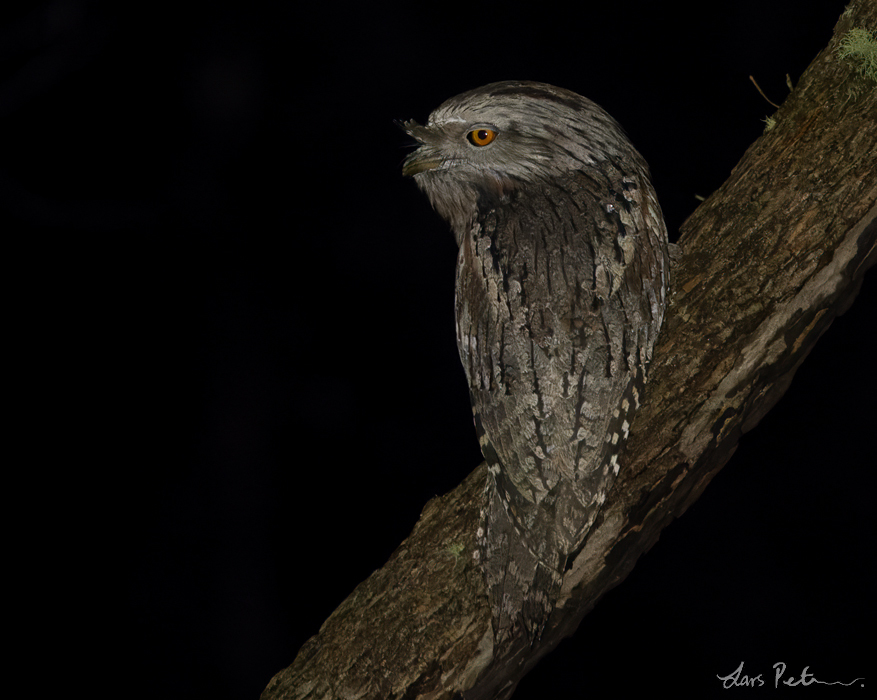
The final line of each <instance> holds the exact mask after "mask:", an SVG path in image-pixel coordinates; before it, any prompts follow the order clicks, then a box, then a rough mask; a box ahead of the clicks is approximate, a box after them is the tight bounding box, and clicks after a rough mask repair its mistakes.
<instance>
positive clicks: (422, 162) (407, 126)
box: [396, 119, 444, 177]
mask: <svg viewBox="0 0 877 700" xmlns="http://www.w3.org/2000/svg"><path fill="white" fill-rule="evenodd" d="M396 126H398V127H399V128H400V129H402V131H404V132H405V133H406V134H408V135H409V136H410V137H411V138H413V139H414V140H415V141H417V143H418V144H419V146H418V148H417V150H415V151H412V152H411V153H409V154H408V157H407V158H406V159H405V162H404V163H403V164H402V174H403V175H405V176H406V177H410V176H412V175H417V173H422V172H424V171H426V170H432V169H433V168H437V167H439V166H440V165H441V164H442V163H443V162H444V158H443V157H442V154H441V153H440V152H439V150H438V149H436V148H435V147H434V146H432V145H430V143H429V142H430V141H431V140H432V134H431V133H430V131H429V129H428V128H427V127H425V126H422V125H420V124H418V123H417V122H416V121H414V120H413V119H412V120H409V121H405V122H403V121H399V120H397V121H396Z"/></svg>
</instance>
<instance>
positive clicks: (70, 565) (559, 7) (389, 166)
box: [0, 0, 877, 700]
mask: <svg viewBox="0 0 877 700" xmlns="http://www.w3.org/2000/svg"><path fill="white" fill-rule="evenodd" d="M843 8H844V3H843V2H840V1H835V0H832V1H828V0H821V1H819V2H808V3H789V2H781V1H779V0H759V1H757V2H754V1H751V0H742V1H741V0H736V1H735V2H713V3H709V4H708V5H703V4H702V3H699V4H693V3H678V2H664V3H656V2H641V1H639V0H628V1H627V2H624V3H611V4H608V3H588V2H583V3H576V4H569V3H549V2H543V3H532V4H530V5H511V4H508V5H506V4H503V3H490V4H469V5H463V6H459V7H458V6H452V5H447V4H438V3H421V4H420V5H417V6H416V7H415V6H414V5H413V4H412V3H406V4H404V5H399V6H395V7H391V6H370V5H369V6H365V5H363V6H358V7H340V6H333V5H329V4H327V3H310V4H306V5H303V4H302V3H293V2H273V3H272V2H250V3H239V4H238V6H237V7H236V8H234V9H229V8H228V7H226V6H225V5H222V4H216V3H210V4H208V3H203V4H202V3H179V4H177V5H172V4H162V3H149V4H137V5H134V4H131V3H124V4H122V3H98V2H88V1H86V0H79V1H77V0H55V1H54V2H32V3H29V4H27V5H22V6H20V7H18V6H16V9H9V8H8V7H4V10H3V12H4V15H3V16H2V22H3V23H2V27H0V70H2V74H0V126H2V130H3V134H4V137H3V143H2V155H0V217H2V218H0V225H2V230H3V231H4V233H6V240H7V242H8V250H9V252H10V254H9V255H8V256H7V259H6V260H7V267H8V279H9V280H11V281H12V282H13V284H12V285H11V287H10V291H9V292H8V296H7V309H8V319H9V328H10V336H9V338H10V339H9V340H7V343H9V345H10V347H11V350H12V351H13V353H15V358H16V359H15V361H14V362H11V363H10V365H9V366H10V367H11V368H12V370H13V372H12V374H13V379H14V380H15V381H16V382H18V381H20V382H21V383H22V384H23V386H24V388H25V391H24V392H22V394H21V395H20V397H18V395H17V394H16V398H15V399H13V409H14V410H13V413H14V414H15V416H14V417H13V418H12V419H11V421H10V426H11V428H12V431H13V432H14V433H15V435H14V437H16V438H20V439H21V440H22V443H23V444H24V446H25V449H24V450H23V452H22V454H23V457H21V458H19V459H18V460H17V462H16V463H18V464H20V468H19V469H16V470H14V473H15V477H14V480H10V482H9V487H10V513H15V512H20V513H21V515H20V516H18V517H17V518H16V519H15V529H14V530H10V538H9V539H10V540H11V550H13V553H14V554H17V555H20V556H21V559H20V561H21V562H22V564H21V565H20V566H18V567H15V569H14V571H15V575H14V576H13V577H12V578H13V579H14V580H15V582H16V583H18V584H19V586H20V588H21V593H22V600H27V601H28V602H27V603H25V604H24V605H25V609H26V610H27V611H28V612H29V613H30V615H31V619H32V623H31V624H30V625H29V626H28V629H27V631H26V632H25V633H24V634H23V635H22V637H21V643H20V652H21V653H23V655H24V656H26V657H28V658H29V659H30V660H31V661H32V662H34V667H33V670H31V671H28V675H29V677H30V681H31V683H33V684H34V687H36V688H42V687H43V684H45V683H46V682H47V679H48V678H49V677H50V676H52V675H53V674H63V675H60V676H59V677H60V678H61V680H60V681H58V682H53V687H54V688H62V689H64V688H66V689H73V688H77V689H78V688H80V687H83V688H87V689H88V690H89V692H91V693H99V694H101V693H103V692H105V691H106V692H108V693H111V694H113V695H114V696H119V695H121V696H124V697H151V698H158V697H160V698H183V697H186V698H200V697H205V698H206V697H210V698H213V699H215V700H222V699H224V698H248V697H249V698H255V697H257V696H258V694H259V693H260V692H261V690H262V689H263V687H264V686H265V685H266V684H267V683H268V681H269V679H270V678H271V676H272V675H273V674H274V673H276V672H277V671H279V670H280V669H281V668H282V667H284V666H286V665H288V664H289V663H291V662H292V660H293V658H294V656H295V654H296V652H297V651H298V649H299V647H300V646H301V644H302V643H303V642H304V641H305V640H306V639H307V638H308V637H310V636H311V635H313V634H315V633H316V632H317V631H318V629H319V626H320V624H321V623H322V622H323V621H324V620H325V619H326V617H327V616H328V615H329V614H330V613H331V612H332V610H333V609H334V608H335V607H336V606H337V605H338V604H339V603H340V602H341V601H342V600H343V599H344V598H345V597H346V596H347V595H348V594H349V593H350V592H351V591H352V590H353V588H354V587H355V586H356V584H357V583H359V582H360V581H362V580H363V579H364V578H365V577H366V576H368V574H369V573H370V572H371V571H373V570H374V569H376V568H379V567H380V566H382V565H383V563H384V562H385V561H386V559H387V558H388V556H389V555H390V553H391V552H392V551H393V549H394V548H395V547H396V546H397V545H398V544H399V543H400V542H401V540H402V539H403V538H404V537H405V536H407V535H408V533H409V532H410V530H411V528H412V527H413V525H414V523H415V521H416V519H417V517H418V514H419V512H420V510H421V508H422V507H423V505H424V504H425V503H426V501H427V500H428V499H429V498H431V497H432V496H435V495H437V494H443V493H446V492H447V491H449V490H451V489H452V488H454V487H455V486H456V485H457V484H458V483H459V482H460V480H461V479H462V478H463V477H464V476H465V475H466V474H467V473H469V472H470V471H471V470H472V469H473V468H474V467H475V466H477V464H478V463H479V462H480V455H479V451H478V446H477V442H476V439H475V434H474V430H473V427H472V423H471V413H470V409H469V406H468V397H467V392H466V386H465V380H464V377H463V372H462V369H461V368H460V366H459V360H458V357H457V351H456V346H455V340H454V318H453V284H454V259H455V246H454V243H453V239H452V237H451V235H450V233H449V232H448V231H447V227H446V225H445V224H444V223H443V222H442V221H441V220H440V219H439V218H438V216H437V215H435V214H434V213H433V212H432V211H431V210H430V208H429V205H428V203H427V201H426V198H425V197H423V196H422V195H421V194H420V193H419V192H418V191H417V189H416V187H415V185H414V183H413V182H411V181H410V180H405V179H403V178H402V177H401V174H400V166H401V162H402V159H403V158H404V155H405V153H406V149H405V144H406V139H405V138H404V136H403V135H402V134H401V132H399V131H398V130H397V129H396V128H395V127H394V125H393V119H396V118H403V119H404V118H416V119H418V120H421V121H422V120H425V119H426V117H427V116H428V114H429V112H430V111H431V110H432V109H433V108H434V107H436V106H437V105H438V104H439V103H440V102H442V101H443V100H444V99H446V98H447V97H450V96H452V95H454V94H456V93H458V92H461V91H463V90H465V89H469V88H472V87H476V86H478V85H481V84H484V83H487V82H491V81H494V80H500V79H508V78H524V79H535V80H542V81H545V82H550V83H555V84H557V85H561V86H564V87H567V88H570V89H572V90H575V91H577V92H580V93H582V94H584V95H586V96H588V97H590V98H591V99H593V100H595V101H596V102H598V103H599V104H601V105H602V106H604V107H605V108H606V109H607V110H608V111H609V112H610V113H611V114H612V115H613V116H615V117H616V118H617V119H618V121H619V122H620V123H621V124H623V125H624V127H625V129H626V130H627V131H628V133H629V135H630V137H631V139H632V140H633V142H634V143H635V144H636V145H637V146H638V148H639V149H640V150H641V151H642V152H643V154H644V155H645V157H646V159H647V160H648V161H649V163H650V165H651V168H652V172H653V175H654V181H655V184H656V188H657V190H658V193H659V196H660V197H661V201H662V204H663V207H664V212H665V216H666V219H667V223H668V228H669V229H670V231H671V232H672V233H671V235H675V232H676V231H677V230H678V228H679V226H680V224H681V223H682V221H683V220H684V219H685V218H686V217H687V216H688V214H690V213H691V211H692V210H693V209H694V208H695V206H696V205H697V201H696V199H695V195H708V194H709V193H710V192H711V191H713V190H714V189H715V188H716V187H718V186H719V185H720V184H721V183H722V182H723V181H724V179H725V178H726V177H727V175H728V173H729V172H730V170H731V168H732V167H733V166H734V164H735V163H736V162H737V161H738V159H739V158H740V156H741V155H742V153H743V151H744V150H745V149H746V147H748V146H749V144H750V143H752V141H754V140H755V139H756V138H757V137H758V136H759V135H760V134H761V132H762V130H763V128H764V123H763V121H762V120H763V119H764V118H765V117H766V116H767V115H770V114H772V113H773V111H774V109H773V108H772V107H771V106H770V105H769V104H767V102H765V100H764V99H763V98H762V97H761V96H760V95H759V94H758V93H757V92H756V90H755V88H754V87H753V86H752V84H751V83H750V82H749V79H748V76H749V75H750V74H751V75H754V76H756V78H757V79H758V81H759V83H760V85H761V86H762V88H763V89H764V90H765V92H766V93H767V94H768V95H769V96H770V97H771V98H772V99H773V100H774V101H776V102H781V101H782V100H783V99H784V97H785V96H786V94H787V92H788V90H787V88H786V86H785V75H786V73H789V74H790V75H791V78H792V80H793V81H797V79H798V78H799V76H800V74H801V73H802V72H803V70H804V69H805V68H806V66H807V65H808V63H809V62H810V61H811V60H812V59H813V58H814V57H815V55H816V54H817V52H818V51H820V50H821V49H822V48H823V47H824V46H825V45H826V44H827V42H828V40H829V38H830V36H831V31H832V28H833V26H834V23H835V21H836V20H837V18H838V16H839V15H840V13H841V12H842V11H843ZM875 302H877V292H875V280H874V273H873V272H872V273H870V274H869V278H868V279H867V280H866V284H865V288H864V290H863V292H862V294H861V296H860V298H859V299H858V301H857V302H856V304H855V305H854V306H853V307H852V309H851V310H850V311H849V312H848V313H847V314H846V315H845V316H844V317H842V318H840V319H839V320H837V321H836V322H835V324H834V325H833V326H832V328H831V329H830V331H829V332H828V333H827V334H826V335H825V337H824V338H823V339H822V340H821V341H820V342H819V344H818V345H817V347H816V349H815V350H814V351H813V353H812V355H811V356H810V358H809V359H808V360H807V361H806V362H805V364H804V365H803V366H802V368H801V369H800V371H799V372H798V375H797V377H796V379H795V381H794V382H793V384H792V387H791V389H790V390H789V392H788V393H787V395H786V396H785V397H784V398H783V400H782V401H781V402H780V404H779V405H778V406H777V407H776V409H775V410H774V411H773V412H771V413H770V414H769V415H768V417H767V418H766V419H765V420H764V421H763V422H762V423H761V424H760V425H759V426H758V428H757V429H755V430H754V431H752V432H751V433H749V434H747V436H746V437H745V438H744V439H743V441H742V443H741V445H740V448H739V450H738V452H737V454H736V455H735V457H734V458H733V460H732V461H731V462H730V464H729V465H728V466H727V468H726V469H725V470H723V471H722V472H721V473H720V474H719V475H718V477H716V479H715V480H714V482H713V483H712V484H711V485H710V487H709V488H708V489H707V491H706V492H705V494H704V495H703V497H702V498H701V499H700V500H699V501H698V502H697V503H696V504H695V505H694V506H693V507H692V508H691V509H690V510H689V512H688V513H686V514H685V515H684V517H682V518H681V519H680V520H678V521H677V522H675V523H674V524H673V525H672V526H670V527H669V528H668V529H667V530H666V531H665V532H664V533H663V535H662V537H661V541H660V542H659V544H658V545H657V546H656V547H655V548H654V549H653V550H652V551H651V552H649V553H648V554H647V555H646V556H644V557H643V558H642V560H641V561H640V563H639V564H638V565H637V568H636V569H635V571H634V572H633V574H632V575H631V576H630V577H629V579H628V580H627V581H625V582H624V583H623V584H622V585H621V586H620V587H618V588H616V589H615V590H614V591H612V592H611V593H610V594H609V595H608V596H607V597H606V598H605V599H604V600H603V601H602V602H601V604H600V605H598V607H597V608H596V609H595V611H594V612H593V613H592V614H591V615H589V616H588V617H587V618H586V620H585V622H584V623H583V625H582V627H581V628H580V630H579V632H578V634H577V635H576V636H575V637H574V638H573V639H571V640H568V641H566V642H564V643H563V644H562V645H561V647H560V649H559V650H558V651H557V652H556V653H555V654H553V655H552V656H550V657H549V658H547V659H546V660H545V661H543V662H542V663H541V664H540V666H539V667H538V668H537V670H536V671H534V672H533V673H532V674H531V675H530V676H529V677H527V678H526V679H525V680H524V681H523V683H522V684H521V686H520V688H519V691H518V693H517V694H516V695H515V698H516V699H518V698H521V699H522V700H523V699H525V698H545V697H571V698H577V697H582V698H584V697H587V696H590V695H593V694H594V693H595V692H598V693H602V692H604V691H607V690H610V689H611V690H615V691H620V692H623V693H625V694H628V693H633V692H637V693H639V692H643V691H652V692H667V691H669V692H674V691H675V692H676V693H677V694H689V693H691V694H694V693H696V694H697V695H698V696H699V697H706V696H710V695H715V694H721V695H722V697H724V696H725V694H726V693H733V692H737V693H746V694H761V695H764V694H766V693H775V692H777V691H775V690H774V689H773V685H772V679H773V675H772V674H773V670H772V668H771V667H772V665H773V664H774V663H776V662H785V663H786V664H787V665H788V670H787V676H788V675H799V674H800V672H801V670H802V669H803V667H804V666H809V667H810V671H811V672H812V673H814V674H815V675H816V677H817V678H819V679H821V680H828V681H851V680H853V679H854V678H856V677H862V676H864V677H867V676H869V675H873V654H872V653H870V652H869V653H868V654H867V655H866V653H865V651H866V649H865V648H864V647H863V646H861V644H862V642H861V640H862V639H863V638H865V639H872V637H873V630H874V623H875V620H874V605H873V581H874V578H873V576H874V559H873V551H872V550H873V546H874V528H873V506H872V494H873V492H874V491H873V489H874V468H875V462H877V460H875V457H874V449H873V435H874V432H875V424H877V421H875V411H874V409H873V405H874V403H873V402H874V393H875V387H877V382H875V378H874V370H873V359H874V351H873V347H874V341H875V332H874V329H873V325H874V324H873V322H874V305H875ZM16 508H20V509H21V510H20V511H17V510H16ZM34 534H36V535H37V537H36V538H35V539H32V538H33V535H34ZM25 535H27V537H25ZM30 601H32V602H30ZM866 644H867V643H866ZM741 661H744V662H745V672H746V673H747V674H749V675H752V676H754V675H757V674H761V677H762V679H764V680H765V685H764V686H763V687H761V688H760V689H756V690H751V691H745V690H737V691H722V690H721V688H720V683H719V681H718V680H717V679H716V676H717V675H726V674H728V673H730V672H731V671H733V670H734V669H735V668H736V667H737V666H738V665H739V663H740V662H741ZM797 690H798V691H799V692H805V691H803V690H801V689H797ZM826 690H827V689H826ZM812 691H813V688H811V691H810V692H812ZM834 691H835V693H838V694H837V695H835V696H836V697H840V693H843V694H855V693H856V692H858V693H861V688H859V684H858V683H856V684H855V686H854V687H853V688H843V689H837V688H835V689H834ZM786 692H787V694H788V693H789V692H793V691H786Z"/></svg>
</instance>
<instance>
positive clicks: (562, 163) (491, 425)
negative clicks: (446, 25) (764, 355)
mask: <svg viewBox="0 0 877 700" xmlns="http://www.w3.org/2000/svg"><path fill="white" fill-rule="evenodd" d="M398 124H399V126H400V127H401V128H402V129H403V130H404V131H405V132H406V133H407V134H408V136H410V137H411V138H412V139H413V141H414V143H413V144H412V145H413V146H415V149H414V150H413V151H411V152H410V153H409V154H408V156H407V157H406V158H405V160H404V163H403V166H402V173H403V175H405V176H410V177H412V178H413V179H414V181H415V182H416V184H417V186H418V188H419V189H420V190H421V191H423V192H424V193H425V194H426V196H427V198H428V199H429V201H430V203H431V205H432V207H433V208H434V209H435V210H436V211H437V212H438V214H439V215H440V216H441V217H442V218H444V219H445V220H446V221H447V222H448V224H449V225H450V228H451V230H452V232H453V235H454V237H455V239H456V243H457V246H458V252H457V264H456V289H455V313H456V334H457V347H458V350H459V354H460V359H461V361H462V364H463V368H464V370H465V374H466V378H467V381H468V385H469V392H470V395H471V402H472V411H473V418H474V423H475V429H476V433H477V435H478V440H479V444H480V447H481V451H482V454H483V456H484V458H485V461H486V463H487V481H486V486H485V491H484V495H483V501H482V506H481V509H480V519H479V525H478V529H477V532H476V533H475V539H476V550H475V552H474V553H473V558H474V559H475V560H476V561H477V562H478V564H479V566H480V567H481V568H482V571H483V573H484V579H485V586H486V590H487V594H488V598H489V603H490V609H491V620H492V626H493V634H494V638H495V639H496V640H498V641H502V640H505V639H508V638H512V637H516V636H523V635H526V638H527V639H529V640H530V642H531V643H532V642H533V641H534V640H536V639H538V638H539V637H540V636H541V635H542V634H543V632H544V630H545V628H546V625H547V624H548V623H549V619H550V616H551V613H552V611H553V609H554V607H555V603H556V599H557V595H558V592H559V590H560V586H561V583H562V580H563V576H564V573H565V572H566V571H567V570H568V569H569V568H570V567H571V566H572V563H573V561H574V559H575V557H576V555H577V554H578V553H580V552H581V550H582V549H583V547H584V545H585V543H586V539H587V536H588V533H589V532H590V531H591V529H592V528H593V526H594V524H595V522H596V521H597V518H598V515H599V513H600V509H601V506H602V505H603V503H604V502H605V501H606V498H607V494H608V493H609V490H610V489H611V488H612V485H613V483H614V482H615V480H616V477H617V476H618V473H619V471H620V468H621V465H620V463H619V454H620V451H621V449H622V447H623V446H624V443H625V440H626V439H627V437H628V434H629V429H630V424H631V421H632V418H633V415H634V413H635V411H636V409H637V408H638V407H639V405H640V402H641V399H642V395H643V389H644V386H645V382H646V380H647V369H648V364H649V361H650V359H651V356H652V352H653V348H654V346H655V342H656V339H657V337H658V333H659V331H660V328H661V324H662V321H663V318H664V314H665V310H666V307H667V303H668V296H669V284H670V259H669V250H668V241H667V230H666V226H665V224H664V220H663V216H662V213H661V208H660V205H659V203H658V198H657V195H656V193H655V190H654V187H653V185H652V182H651V175H650V172H649V168H648V165H647V164H646V161H645V159H644V158H643V157H642V156H641V155H640V154H639V152H638V151H637V150H636V149H635V148H634V146H633V145H632V144H631V142H630V140H629V139H628V137H627V136H626V135H625V133H624V131H623V130H622V128H621V127H620V126H619V125H618V123H617V122H616V121H615V120H614V119H613V118H612V117H610V116H609V114H608V113H607V112H605V111H604V110H603V109H602V108H601V107H599V106H598V105H597V104H595V103H594V102H592V101H590V100H589V99H587V98H585V97H582V96H581V95H579V94H577V93H575V92H573V91H570V90H567V89H564V88H560V87H555V86H553V85H549V84H547V83H540V82H534V81H522V80H518V81H515V80H511V81H501V82H495V83H490V84H488V85H484V86H482V87H479V88H476V89H473V90H469V91H467V92H463V93H461V94H459V95H457V96H455V97H452V98H450V99H448V100H447V101H445V102H444V103H443V104H441V105H440V106H439V107H438V108H436V109H435V110H434V111H433V112H432V113H431V114H430V115H429V118H428V120H427V122H426V124H419V123H418V122H416V121H414V120H409V121H403V122H398Z"/></svg>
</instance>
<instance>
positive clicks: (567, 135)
mask: <svg viewBox="0 0 877 700" xmlns="http://www.w3.org/2000/svg"><path fill="white" fill-rule="evenodd" d="M399 126H400V127H401V128H402V129H403V130H404V131H405V132H406V133H407V134H408V135H409V136H411V137H412V138H413V139H414V140H415V141H416V142H417V148H416V149H415V150H414V151H413V152H412V153H411V154H410V155H409V156H408V157H407V158H406V159H405V163H404V165H403V167H402V173H403V174H404V175H408V176H413V177H414V179H415V181H416V182H417V184H418V186H419V187H420V188H421V189H422V190H424V192H426V194H427V196H428V197H429V199H430V201H431V202H432V205H433V207H435V209H436V211H438V212H439V214H441V215H442V216H443V217H444V218H445V219H447V220H448V221H449V222H450V223H451V225H452V227H453V228H454V229H455V232H457V233H458V239H459V236H460V233H461V231H458V227H461V226H462V227H464V228H465V227H467V226H469V225H471V216H472V215H473V214H474V212H475V209H476V206H477V205H478V203H479V201H481V202H483V201H484V200H485V199H487V200H488V201H494V200H495V199H496V198H497V197H499V198H500V199H501V198H503V197H505V196H507V195H508V194H509V193H510V192H512V191H513V190H515V189H517V188H518V187H520V186H521V185H522V184H525V183H538V182H540V181H542V182H544V181H550V180H553V179H554V178H557V177H559V176H562V175H564V174H566V173H570V172H573V171H579V170H583V169H587V168H593V167H597V168H599V163H600V162H601V161H604V160H606V159H607V158H613V157H615V156H620V155H627V154H628V153H629V152H631V151H632V150H633V149H632V147H631V146H630V144H629V142H628V141H627V138H626V137H625V136H624V133H623V132H622V131H621V128H620V127H619V126H618V124H617V123H616V122H615V121H614V120H613V119H612V118H611V117H610V116H609V115H608V114H607V113H606V112H604V111H603V110H602V109H601V108H600V107H598V106H597V105H596V104H594V103H593V102H591V101H590V100H588V99H586V98H584V97H582V96H580V95H577V94H576V93H574V92H571V91H569V90H564V89H562V88H558V87H554V86H552V85H547V84H545V83H536V82H529V81H503V82H498V83H491V84H489V85H485V86H483V87H480V88H476V89H475V90H470V91H468V92H464V93H462V94H460V95H457V96H456V97H452V98H451V99H449V100H448V101H446V102H445V103H444V104H442V105H441V106H440V107H438V108H437V109H436V110H435V111H433V113H432V114H430V115H429V120H428V121H427V123H426V124H425V125H421V124H418V123H417V122H415V121H406V122H400V123H399Z"/></svg>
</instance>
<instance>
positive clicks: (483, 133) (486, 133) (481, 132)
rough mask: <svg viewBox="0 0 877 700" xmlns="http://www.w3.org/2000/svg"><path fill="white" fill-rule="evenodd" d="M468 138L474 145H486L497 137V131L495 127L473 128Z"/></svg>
mask: <svg viewBox="0 0 877 700" xmlns="http://www.w3.org/2000/svg"><path fill="white" fill-rule="evenodd" d="M466 138H467V139H469V143H471V144H472V145H473V146H486V145H487V144H489V143H491V142H492V141H493V139H495V138H496V132H495V131H494V130H493V129H473V130H472V131H470V132H469V133H468V134H467V135H466Z"/></svg>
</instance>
